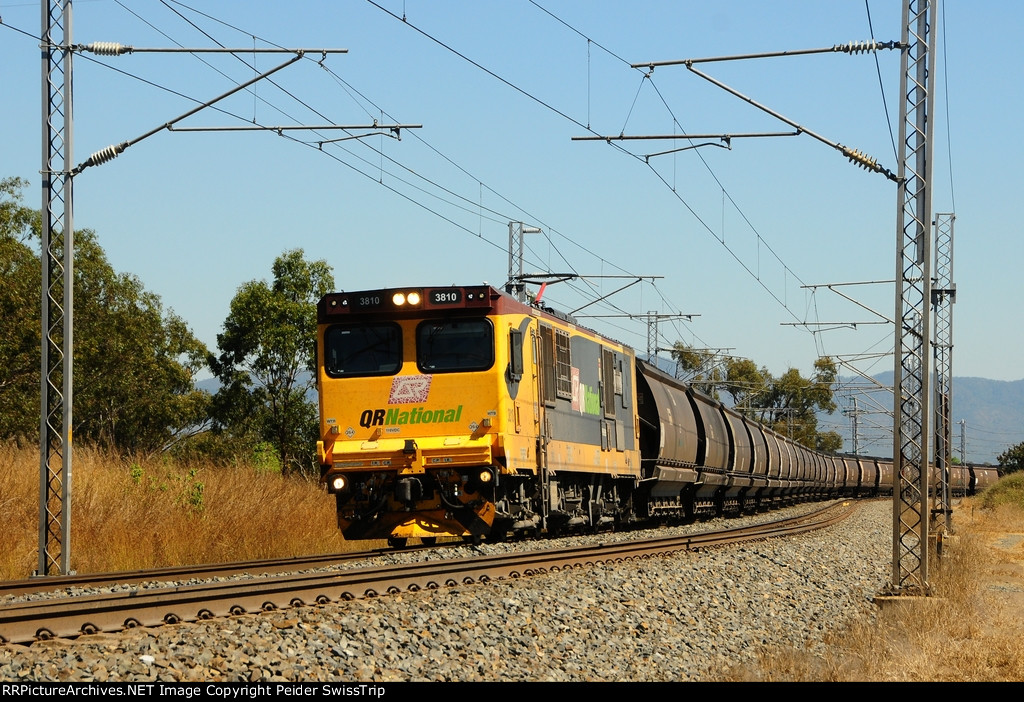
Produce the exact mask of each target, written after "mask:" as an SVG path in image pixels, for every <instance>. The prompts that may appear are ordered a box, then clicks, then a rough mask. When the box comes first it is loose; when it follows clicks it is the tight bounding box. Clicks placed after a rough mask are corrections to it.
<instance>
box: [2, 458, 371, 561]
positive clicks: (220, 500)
mask: <svg viewBox="0 0 1024 702" xmlns="http://www.w3.org/2000/svg"><path fill="white" fill-rule="evenodd" d="M72 487H73V489H72V502H71V545H70V554H71V568H72V569H73V570H76V571H78V572H79V573H94V572H110V571H123V570H134V569H139V568H151V567H160V566H171V565H187V564H198V563H218V562H229V561H236V560H249V559H254V558H271V557H284V556H298V555H308V554H313V553H330V552H340V551H344V550H351V548H353V547H352V546H351V544H346V542H345V541H344V540H343V539H342V537H341V535H340V534H339V532H338V528H337V523H336V521H335V515H334V500H333V499H332V498H331V497H330V496H328V495H327V494H326V493H325V492H324V490H323V488H322V487H319V486H318V485H317V484H316V483H315V482H314V481H306V480H303V479H300V478H294V477H289V478H283V477H282V476H281V475H280V474H279V473H275V472H267V471H258V470H256V469H254V468H252V467H248V466H237V467H230V468H224V467H204V466H189V465H179V464H175V463H173V462H169V461H165V460H163V459H161V458H156V459H153V460H147V461H132V460H125V459H122V458H117V457H113V456H111V455H108V454H104V453H99V452H96V451H93V450H90V449H87V448H76V449H75V453H74V464H73V469H72ZM0 514H2V518H3V525H4V527H3V549H2V550H0V580H11V579H20V578H25V577H28V576H29V575H31V574H32V572H33V571H34V570H35V569H36V568H37V566H38V544H39V531H38V529H39V526H38V525H39V454H38V450H35V449H17V448H15V447H13V446H11V445H3V444H0Z"/></svg>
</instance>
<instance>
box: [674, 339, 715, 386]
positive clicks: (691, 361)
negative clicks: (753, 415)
mask: <svg viewBox="0 0 1024 702" xmlns="http://www.w3.org/2000/svg"><path fill="white" fill-rule="evenodd" d="M672 358H673V359H674V360H675V362H676V377H677V378H679V379H680V380H684V381H685V382H687V383H689V384H690V386H691V387H692V388H694V389H695V390H697V391H698V392H701V393H704V394H705V395H707V396H708V397H713V398H715V399H716V400H717V399H718V389H719V387H720V385H721V384H722V380H723V376H722V368H721V363H720V362H719V361H718V358H717V356H716V355H715V354H713V353H711V352H710V351H705V350H703V349H695V348H693V347H692V346H688V345H686V344H684V343H683V342H681V341H677V342H676V343H675V344H673V345H672Z"/></svg>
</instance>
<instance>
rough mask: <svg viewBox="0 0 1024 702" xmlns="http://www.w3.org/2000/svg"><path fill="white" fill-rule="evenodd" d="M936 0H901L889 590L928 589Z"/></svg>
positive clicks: (902, 592)
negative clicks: (891, 556)
mask: <svg viewBox="0 0 1024 702" xmlns="http://www.w3.org/2000/svg"><path fill="white" fill-rule="evenodd" d="M937 4H938V3H937V2H933V1H932V0H904V4H903V30H902V39H901V42H900V44H901V46H902V48H903V50H902V52H901V54H900V55H901V59H900V66H901V69H902V76H901V77H900V96H901V100H902V109H901V119H900V130H899V134H900V137H899V143H900V145H901V149H902V154H901V157H900V162H899V177H898V179H897V182H898V184H899V187H898V189H897V190H898V193H897V206H898V208H899V212H898V215H897V231H896V313H897V314H896V317H897V320H896V322H897V324H896V338H895V355H896V358H895V363H894V380H893V390H894V392H893V395H894V398H895V402H894V409H893V414H894V421H893V578H892V582H891V583H890V590H891V592H892V594H897V595H927V594H929V585H928V549H929V530H928V526H929V525H928V521H929V520H928V511H927V509H928V505H927V500H928V472H929V471H928V463H929V460H928V459H929V455H928V442H929V439H930V438H931V432H930V430H929V424H930V420H931V412H929V410H928V402H929V401H930V399H931V394H930V392H929V383H930V375H931V373H930V368H929V366H930V363H929V361H930V358H929V356H930V353H929V352H928V351H929V349H928V345H929V341H930V339H931V336H930V333H929V332H930V330H929V326H930V324H929V321H930V316H931V315H930V311H931V285H932V278H931V252H930V248H931V194H932V192H931V173H932V140H931V139H930V137H929V129H930V123H931V121H932V120H933V119H934V117H933V104H934V101H935V96H934V93H933V92H932V89H931V79H932V76H933V75H934V72H935V41H936V32H935V17H936V11H935V9H936V5H937Z"/></svg>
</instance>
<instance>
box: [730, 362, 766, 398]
mask: <svg viewBox="0 0 1024 702" xmlns="http://www.w3.org/2000/svg"><path fill="white" fill-rule="evenodd" d="M725 369H726V370H725V382H724V383H723V389H724V390H725V391H726V392H727V393H729V395H730V396H731V397H732V402H733V405H734V406H740V407H744V406H745V407H757V406H758V404H759V402H760V398H761V397H764V396H765V395H767V394H768V390H769V389H770V387H771V381H772V374H771V373H769V372H768V369H767V368H758V367H757V364H755V363H754V362H753V361H751V360H750V359H747V358H729V359H727V360H726V362H725Z"/></svg>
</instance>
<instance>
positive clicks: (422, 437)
mask: <svg viewBox="0 0 1024 702" xmlns="http://www.w3.org/2000/svg"><path fill="white" fill-rule="evenodd" d="M317 314H318V373H319V377H318V387H319V395H320V421H321V426H320V430H321V440H320V441H319V442H318V444H317V454H318V458H319V462H320V465H321V473H322V478H323V480H324V481H325V482H326V484H327V489H328V491H330V492H331V493H333V494H334V495H335V496H336V499H337V507H338V523H339V527H340V528H341V530H342V532H343V534H344V535H345V537H346V538H349V539H369V538H386V539H389V540H390V541H391V542H392V543H394V544H401V543H404V542H405V540H406V539H408V538H411V537H414V538H420V539H425V540H431V539H434V538H436V537H438V536H461V537H465V538H467V539H472V540H479V539H480V538H482V537H483V536H485V535H487V534H494V533H505V532H507V531H511V530H514V531H517V532H524V531H526V532H529V531H540V530H541V529H542V528H544V529H547V530H557V529H561V528H565V529H570V528H574V527H578V526H588V527H596V526H600V525H601V524H611V523H612V522H614V521H615V520H616V519H618V518H619V517H620V516H621V515H620V514H619V512H621V510H622V509H623V507H624V501H623V499H622V498H621V497H620V496H619V495H618V494H617V492H616V484H617V482H618V481H620V480H624V481H625V484H627V485H629V486H633V485H635V483H636V481H637V479H638V477H639V473H640V459H639V451H638V446H637V433H638V427H637V420H636V413H635V411H634V408H635V406H636V390H635V385H634V382H633V368H634V358H633V351H632V350H631V349H629V348H628V347H625V346H623V345H621V344H619V343H616V342H613V341H610V340H608V339H604V338H602V337H600V336H598V335H597V334H595V333H594V332H591V331H588V330H586V329H583V328H580V327H578V326H577V325H575V324H573V323H572V322H571V321H570V320H569V319H568V318H566V317H565V316H564V315H558V314H557V313H554V312H552V311H550V310H548V311H545V310H542V309H539V308H538V307H535V306H530V305H526V304H523V303H521V302H519V301H517V300H515V299H513V298H512V297H510V296H508V295H505V294H503V293H502V292H500V291H498V290H496V289H494V288H492V287H490V286H487V285H480V286H467V287H444V288H429V287H427V288H409V289H390V290H375V291H368V292H357V293H332V294H329V295H327V296H325V297H324V298H323V299H322V300H321V301H320V303H319V306H318V311H317Z"/></svg>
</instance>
